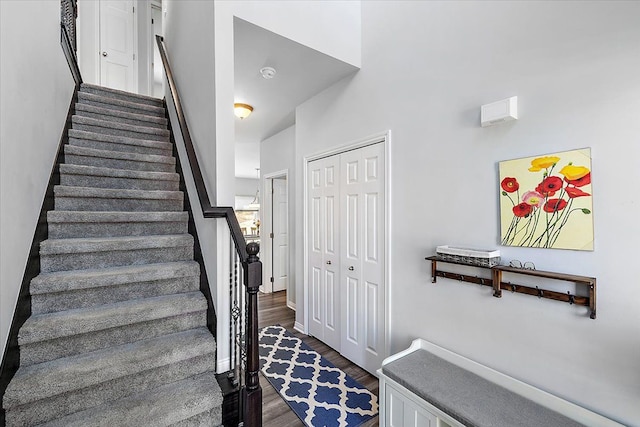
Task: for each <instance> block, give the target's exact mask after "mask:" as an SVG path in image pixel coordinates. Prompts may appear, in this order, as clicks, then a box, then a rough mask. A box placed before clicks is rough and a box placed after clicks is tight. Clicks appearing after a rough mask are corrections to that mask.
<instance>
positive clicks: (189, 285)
mask: <svg viewBox="0 0 640 427" xmlns="http://www.w3.org/2000/svg"><path fill="white" fill-rule="evenodd" d="M199 289H200V267H199V265H198V264H197V263H196V262H195V261H176V262H165V263H160V264H143V265H133V266H132V265H125V266H120V267H108V268H98V269H85V270H71V271H58V272H53V273H41V274H40V275H38V276H36V277H35V278H34V279H32V281H31V312H32V314H43V313H55V312H58V311H65V310H72V309H77V308H85V307H97V306H100V305H105V304H114V303H117V302H120V301H128V300H130V299H136V298H150V297H156V296H161V295H172V294H180V293H185V292H193V291H197V290H199Z"/></svg>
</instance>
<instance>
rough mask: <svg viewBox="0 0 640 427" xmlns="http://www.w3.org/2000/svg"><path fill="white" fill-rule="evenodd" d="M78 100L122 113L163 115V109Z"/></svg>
mask: <svg viewBox="0 0 640 427" xmlns="http://www.w3.org/2000/svg"><path fill="white" fill-rule="evenodd" d="M80 102H82V103H83V104H87V105H93V106H94V107H98V108H108V109H110V110H116V111H122V112H123V113H133V114H142V115H144V116H153V117H164V116H165V112H164V110H156V109H145V108H135V107H133V106H123V105H114V104H110V103H106V102H99V101H95V100H89V99H82V97H80Z"/></svg>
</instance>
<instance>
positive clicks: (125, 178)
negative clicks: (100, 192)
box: [60, 164, 180, 191]
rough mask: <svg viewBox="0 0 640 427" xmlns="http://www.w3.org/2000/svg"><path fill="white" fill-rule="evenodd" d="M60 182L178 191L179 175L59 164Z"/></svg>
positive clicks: (90, 185)
mask: <svg viewBox="0 0 640 427" xmlns="http://www.w3.org/2000/svg"><path fill="white" fill-rule="evenodd" d="M60 184H61V185H63V186H73V187H92V188H111V189H116V188H119V189H125V190H163V191H178V189H179V185H180V176H179V175H178V174H177V173H171V172H151V171H133V170H127V169H114V168H104V167H99V166H85V165H64V164H62V165H60Z"/></svg>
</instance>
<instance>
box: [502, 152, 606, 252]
mask: <svg viewBox="0 0 640 427" xmlns="http://www.w3.org/2000/svg"><path fill="white" fill-rule="evenodd" d="M591 179H592V172H591V150H590V149H588V148H586V149H582V150H573V151H565V152H561V153H555V154H550V155H546V156H538V157H527V158H523V159H516V160H507V161H504V162H500V184H499V187H498V190H499V192H500V222H501V233H500V241H501V244H502V245H505V246H522V247H532V248H554V249H575V250H593V214H592V210H593V201H592V193H593V192H592V190H591Z"/></svg>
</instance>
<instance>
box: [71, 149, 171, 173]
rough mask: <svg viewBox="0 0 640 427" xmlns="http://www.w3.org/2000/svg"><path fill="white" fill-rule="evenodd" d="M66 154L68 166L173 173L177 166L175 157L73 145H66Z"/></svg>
mask: <svg viewBox="0 0 640 427" xmlns="http://www.w3.org/2000/svg"><path fill="white" fill-rule="evenodd" d="M64 154H65V163H66V164H77V165H87V166H100V167H113V168H116V169H131V170H145V171H162V172H173V171H175V164H176V159H175V157H170V156H161V155H154V154H137V153H125V152H120V151H110V150H99V149H95V148H86V147H78V146H73V145H65V147H64Z"/></svg>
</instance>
